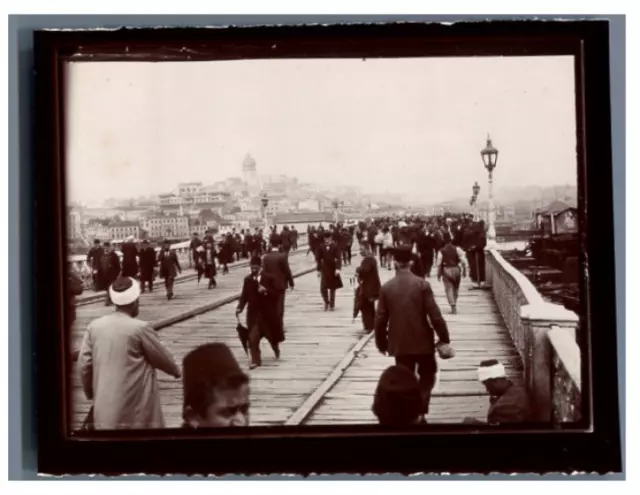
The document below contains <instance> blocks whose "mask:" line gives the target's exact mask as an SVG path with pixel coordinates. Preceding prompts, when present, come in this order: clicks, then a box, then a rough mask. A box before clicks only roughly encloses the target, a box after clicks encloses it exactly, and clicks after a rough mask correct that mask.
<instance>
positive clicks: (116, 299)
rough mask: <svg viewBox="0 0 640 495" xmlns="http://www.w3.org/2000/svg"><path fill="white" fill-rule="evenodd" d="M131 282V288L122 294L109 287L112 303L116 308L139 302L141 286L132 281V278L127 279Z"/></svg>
mask: <svg viewBox="0 0 640 495" xmlns="http://www.w3.org/2000/svg"><path fill="white" fill-rule="evenodd" d="M127 278H128V279H129V281H130V282H131V287H129V288H128V289H127V290H124V291H122V292H117V291H115V290H113V285H111V286H110V287H109V295H110V296H111V301H113V304H115V305H116V306H127V305H129V304H131V303H133V302H135V301H137V300H138V298H139V297H140V284H139V283H138V282H137V281H136V280H134V279H132V278H131V277H127Z"/></svg>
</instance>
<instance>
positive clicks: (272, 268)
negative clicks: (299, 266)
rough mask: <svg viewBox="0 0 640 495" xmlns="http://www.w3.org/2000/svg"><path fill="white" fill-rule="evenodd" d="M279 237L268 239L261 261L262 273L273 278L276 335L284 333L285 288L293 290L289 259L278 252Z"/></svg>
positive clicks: (272, 235) (272, 236)
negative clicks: (267, 247)
mask: <svg viewBox="0 0 640 495" xmlns="http://www.w3.org/2000/svg"><path fill="white" fill-rule="evenodd" d="M280 244H281V243H280V236H279V235H278V234H271V237H269V248H270V251H269V252H268V253H267V254H265V255H264V259H263V260H262V273H264V274H267V275H270V276H271V277H273V290H274V291H275V294H274V304H275V307H276V310H277V315H278V328H277V329H275V330H274V331H275V332H276V333H279V332H283V331H284V302H285V301H284V298H285V293H286V291H287V287H289V288H291V290H293V287H294V282H293V274H292V273H291V268H290V267H289V258H288V257H287V255H286V254H285V253H281V252H279V249H280Z"/></svg>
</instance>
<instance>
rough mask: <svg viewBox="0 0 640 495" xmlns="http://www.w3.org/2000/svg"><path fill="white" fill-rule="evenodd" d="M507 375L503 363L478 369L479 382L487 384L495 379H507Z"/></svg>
mask: <svg viewBox="0 0 640 495" xmlns="http://www.w3.org/2000/svg"><path fill="white" fill-rule="evenodd" d="M505 377H506V373H505V370H504V366H503V365H502V364H501V363H496V364H494V365H491V366H480V367H479V368H478V381H479V382H486V381H487V380H491V379H493V378H505Z"/></svg>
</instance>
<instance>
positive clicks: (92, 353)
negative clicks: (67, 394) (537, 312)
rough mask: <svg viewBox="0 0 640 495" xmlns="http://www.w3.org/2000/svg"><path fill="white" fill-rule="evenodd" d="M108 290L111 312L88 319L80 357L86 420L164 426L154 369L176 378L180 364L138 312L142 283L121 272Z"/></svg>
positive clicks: (111, 426)
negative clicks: (87, 402)
mask: <svg viewBox="0 0 640 495" xmlns="http://www.w3.org/2000/svg"><path fill="white" fill-rule="evenodd" d="M109 295H110V296H111V300H112V301H113V304H114V305H115V306H116V308H115V312H113V313H111V314H110V315H106V316H103V317H101V318H98V319H97V320H94V321H92V322H91V323H90V324H89V326H88V328H87V331H86V332H85V334H84V338H83V340H82V346H81V348H80V356H79V358H78V365H79V370H80V376H81V381H82V388H83V390H84V393H85V396H86V397H87V399H89V400H91V401H93V407H92V409H91V412H90V413H89V416H88V417H87V421H86V426H87V427H88V428H95V429H101V430H116V429H128V428H135V429H144V428H163V427H164V420H163V416H162V409H161V407H160V393H159V388H158V383H157V379H156V369H159V370H161V371H164V372H165V373H167V374H168V375H171V376H173V377H175V378H180V376H181V373H180V368H179V367H178V365H177V364H176V363H175V361H174V359H173V356H172V355H171V353H170V352H169V351H168V350H167V349H166V348H165V347H164V345H162V343H161V342H160V340H159V339H158V336H157V334H156V332H155V330H153V328H152V327H151V326H150V325H149V324H148V323H147V322H145V321H142V320H139V319H138V318H137V317H138V314H139V298H140V284H139V283H138V282H137V281H136V280H134V279H133V278H129V277H119V278H118V279H116V281H115V282H114V283H113V284H112V285H111V287H109Z"/></svg>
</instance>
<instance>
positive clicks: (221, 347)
mask: <svg viewBox="0 0 640 495" xmlns="http://www.w3.org/2000/svg"><path fill="white" fill-rule="evenodd" d="M182 371H183V378H182V388H183V405H182V418H183V420H184V422H183V424H182V426H183V428H207V427H214V428H215V427H218V428H219V427H231V426H249V377H248V376H247V375H246V374H244V373H243V372H242V370H241V369H240V366H239V365H238V362H237V361H236V358H235V357H234V356H233V354H232V353H231V351H230V350H229V348H228V347H227V346H226V345H225V344H218V343H215V344H204V345H201V346H200V347H197V348H196V349H194V350H193V351H191V352H190V353H189V354H187V355H186V356H185V357H184V360H183V361H182Z"/></svg>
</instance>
